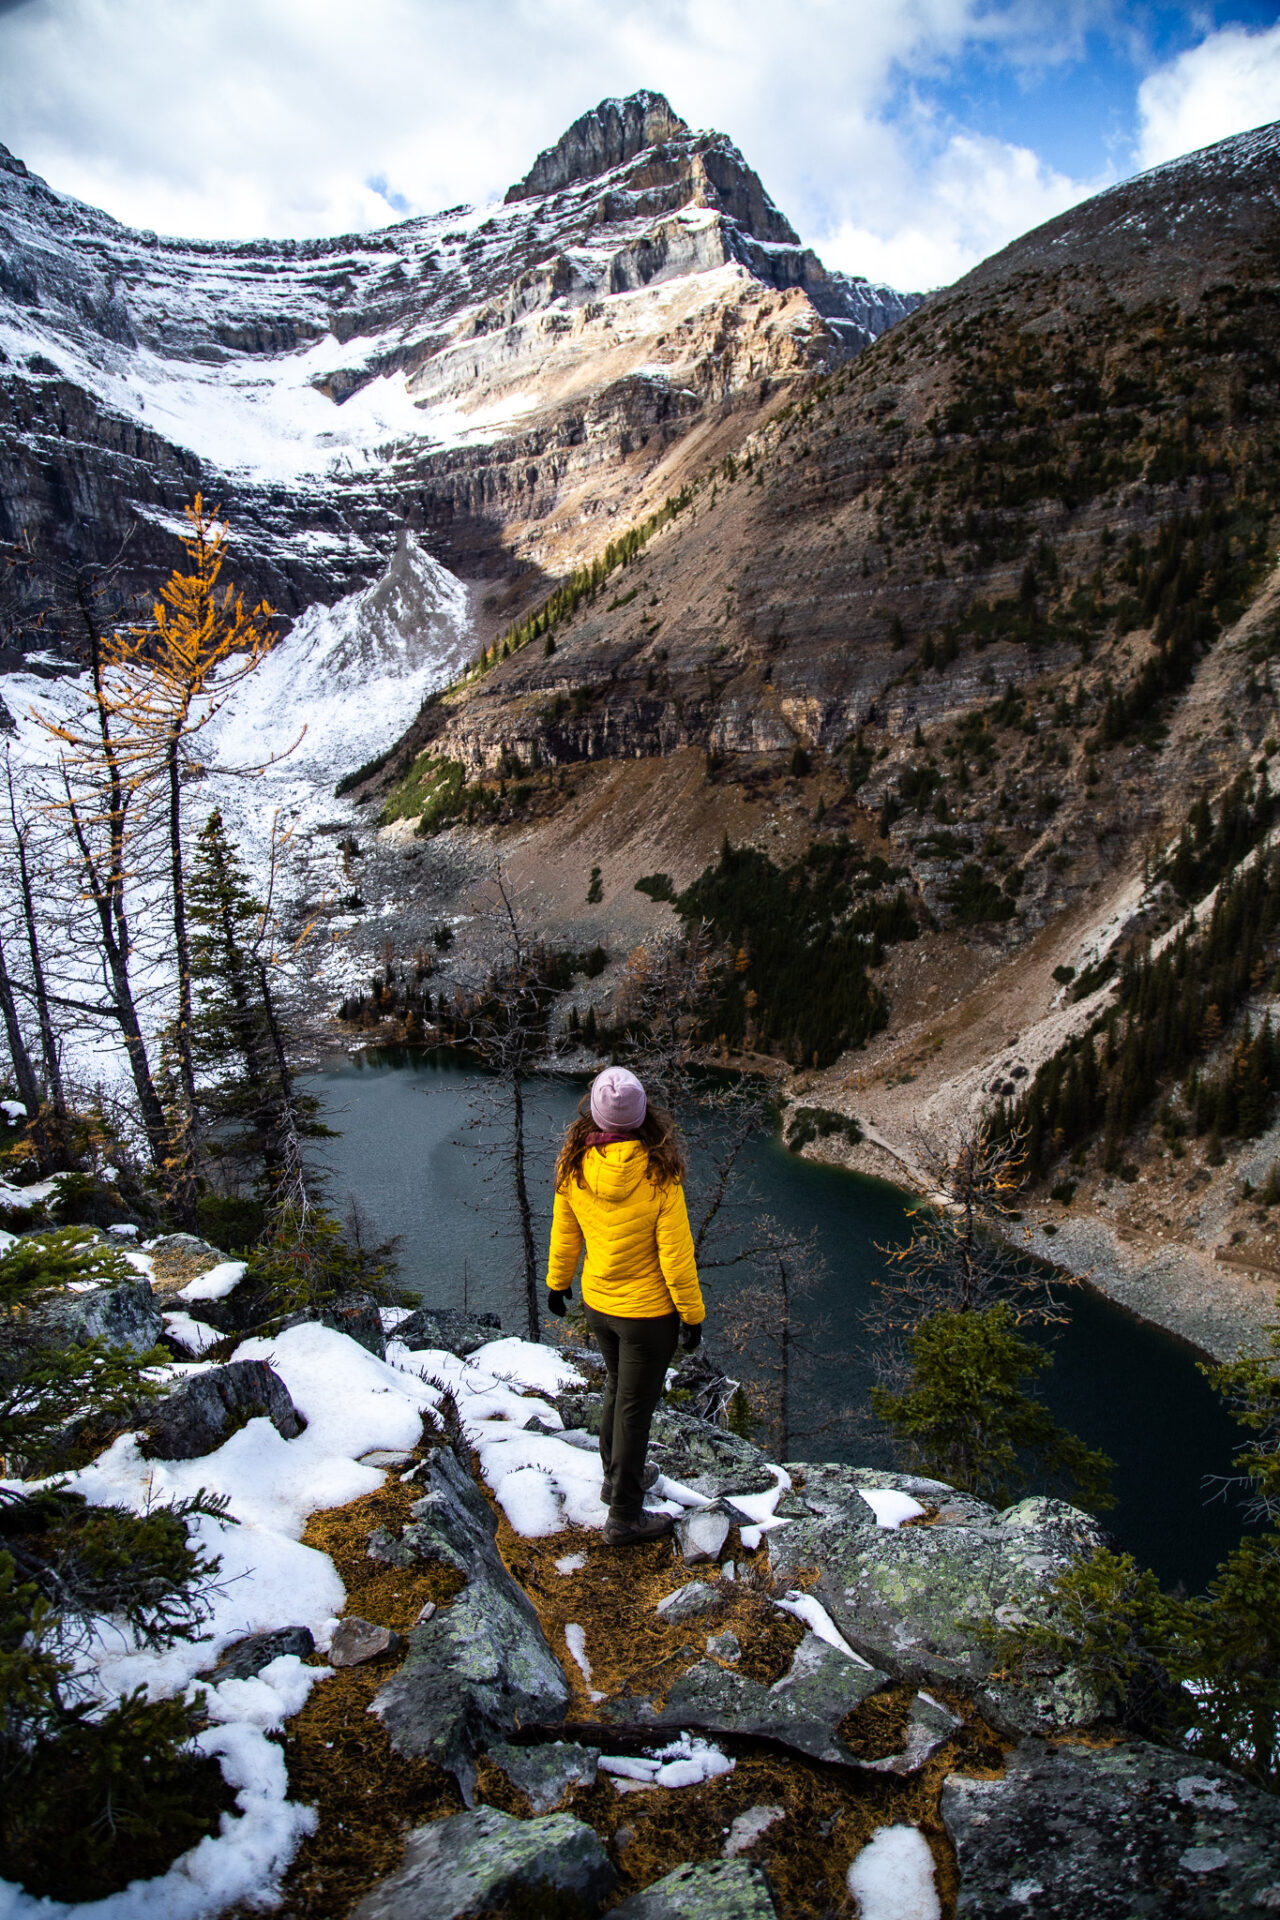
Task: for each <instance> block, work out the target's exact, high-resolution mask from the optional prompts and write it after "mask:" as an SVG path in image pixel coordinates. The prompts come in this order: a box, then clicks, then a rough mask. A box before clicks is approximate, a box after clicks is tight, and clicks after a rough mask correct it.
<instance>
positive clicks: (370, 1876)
mask: <svg viewBox="0 0 1280 1920" xmlns="http://www.w3.org/2000/svg"><path fill="white" fill-rule="evenodd" d="M421 1495H422V1489H421V1488H420V1487H413V1486H404V1485H403V1484H402V1483H401V1482H400V1481H399V1480H398V1479H396V1478H395V1477H394V1476H391V1475H388V1477H387V1480H386V1483H385V1484H384V1485H383V1486H381V1487H379V1488H378V1489H377V1491H376V1492H374V1493H369V1494H365V1495H364V1497H363V1498H362V1499H359V1500H353V1501H351V1502H350V1504H349V1505H347V1506H345V1507H331V1508H328V1509H327V1510H326V1511H324V1512H322V1513H314V1514H312V1516H311V1518H310V1520H309V1521H308V1522H307V1527H306V1531H305V1533H304V1534H303V1536H302V1538H303V1542H304V1544H305V1545H307V1546H309V1547H318V1548H319V1549H320V1551H321V1552H322V1553H327V1554H328V1555H329V1557H330V1559H331V1560H332V1561H333V1563H334V1565H335V1566H336V1567H337V1569H338V1573H339V1575H340V1576H341V1579H342V1583H343V1585H344V1586H345V1587H346V1590H347V1605H346V1611H347V1613H349V1614H359V1615H360V1617H361V1618H362V1619H365V1620H372V1621H373V1622H374V1623H375V1625H377V1626H380V1627H394V1628H396V1629H398V1630H399V1631H400V1632H404V1631H405V1630H407V1629H408V1628H409V1627H411V1626H412V1625H413V1623H414V1621H415V1620H416V1619H417V1617H418V1615H419V1613H420V1612H421V1610H422V1607H423V1605H424V1604H425V1603H426V1601H428V1600H433V1601H434V1602H435V1604H436V1605H437V1606H439V1607H444V1606H448V1605H449V1604H450V1602H451V1601H452V1600H454V1599H455V1598H456V1596H457V1595H458V1594H459V1593H460V1592H461V1590H462V1588H463V1586H464V1585H465V1582H464V1580H463V1578H462V1576H461V1574H459V1573H458V1572H456V1571H455V1570H454V1569H453V1568H452V1567H444V1566H425V1567H409V1568H404V1567H387V1566H383V1565H381V1564H380V1563H379V1562H378V1561H376V1560H371V1559H370V1558H369V1551H368V1546H369V1535H370V1533H372V1531H373V1529H374V1528H375V1527H386V1528H387V1529H388V1530H389V1531H391V1532H398V1531H399V1529H400V1528H401V1527H403V1526H404V1525H405V1523H406V1522H407V1521H408V1519H409V1517H410V1508H411V1507H412V1505H413V1503H414V1501H415V1500H418V1499H420V1498H421ZM392 1671H393V1662H392V1661H390V1660H374V1661H371V1662H370V1663H369V1664H368V1665H367V1666H363V1667H345V1668H339V1669H337V1670H336V1671H335V1672H334V1673H333V1674H332V1676H331V1677H330V1678H328V1679H325V1680H322V1681H321V1682H320V1683H319V1685H318V1686H316V1687H314V1688H313V1689H312V1693H311V1698H310V1699H309V1700H308V1702H307V1704H306V1706H305V1707H304V1708H303V1709H302V1712H301V1713H299V1714H297V1715H295V1717H294V1718H293V1719H292V1720H291V1721H290V1722H289V1724H288V1727H287V1728H286V1730H285V1736H284V1750H285V1759H286V1762H287V1764H288V1768H289V1794H290V1798H291V1799H294V1800H299V1801H302V1802H303V1803H304V1804H306V1805H307V1806H313V1807H315V1808H316V1810H317V1812H318V1813H319V1816H320V1819H319V1824H318V1826H317V1828H316V1831H315V1832H314V1833H313V1834H311V1835H310V1836H309V1838H308V1839H306V1840H304V1841H303V1843H302V1846H301V1848H300V1849H299V1851H298V1854H297V1857H296V1858H295V1860H294V1863H293V1866H292V1867H291V1868H290V1870H289V1873H288V1876H287V1878H286V1880H285V1884H284V1905H283V1911H284V1912H285V1913H287V1914H288V1915H289V1916H290V1920H341V1916H342V1915H344V1914H346V1913H349V1912H350V1910H351V1908H352V1907H353V1906H354V1905H355V1904H356V1902H357V1901H358V1900H360V1899H361V1898H362V1897H363V1895H364V1894H365V1893H367V1892H368V1890H369V1888H370V1887H371V1886H373V1885H374V1883H375V1882H376V1881H378V1880H381V1879H382V1878H384V1876H385V1875H387V1874H389V1873H393V1872H394V1871H395V1869H396V1868H397V1867H398V1866H399V1864H400V1860H401V1856H402V1854H403V1851H404V1836H405V1834H406V1833H407V1832H408V1830H409V1829H410V1828H411V1827H417V1826H422V1825H423V1824H424V1823H425V1822H426V1821H428V1820H438V1819H442V1818H443V1817H444V1815H445V1814H449V1813H458V1812H460V1811H461V1809H462V1796H461V1794H460V1793H459V1791H458V1788H457V1785H456V1783H455V1781H454V1780H453V1778H452V1776H451V1775H450V1774H447V1773H445V1772H444V1771H443V1770H442V1769H441V1768H439V1767H437V1766H433V1765H432V1764H431V1763H430V1762H429V1761H426V1760H406V1759H405V1758H404V1757H403V1756H402V1755H400V1754H398V1753H396V1752H395V1751H394V1749H393V1748H392V1745H391V1742H390V1740H389V1739H388V1737H387V1735H386V1732H385V1731H384V1729H383V1725H382V1722H381V1720H379V1719H378V1718H377V1716H376V1715H375V1714H372V1713H370V1711H369V1706H370V1703H371V1702H372V1700H373V1697H374V1695H375V1694H376V1693H377V1691H378V1689H379V1688H380V1687H381V1686H382V1685H383V1684H384V1683H385V1681H386V1680H387V1678H388V1675H389V1674H390V1673H391V1672H392Z"/></svg>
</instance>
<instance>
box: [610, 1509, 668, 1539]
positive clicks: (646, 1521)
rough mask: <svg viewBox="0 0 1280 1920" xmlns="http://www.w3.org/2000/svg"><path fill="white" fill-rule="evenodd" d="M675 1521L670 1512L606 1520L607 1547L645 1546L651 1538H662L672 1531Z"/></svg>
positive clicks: (639, 1514) (640, 1514)
mask: <svg viewBox="0 0 1280 1920" xmlns="http://www.w3.org/2000/svg"><path fill="white" fill-rule="evenodd" d="M674 1525H675V1521H674V1520H673V1519H672V1517H671V1515H670V1514H669V1513H638V1514H637V1515H636V1517H635V1519H634V1520H606V1521H605V1523H604V1543H605V1545H606V1547H643V1546H644V1545H646V1543H647V1542H648V1541H650V1540H661V1539H662V1538H663V1537H664V1535H666V1534H668V1533H670V1531H671V1529H672V1527H673V1526H674Z"/></svg>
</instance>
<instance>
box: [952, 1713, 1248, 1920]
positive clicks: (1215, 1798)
mask: <svg viewBox="0 0 1280 1920" xmlns="http://www.w3.org/2000/svg"><path fill="white" fill-rule="evenodd" d="M942 1817H943V1820H944V1822H945V1824H946V1828H947V1832H948V1834H949V1835H950V1838H951V1842H952V1844H953V1846H954V1847H955V1850H956V1859H957V1861H958V1864H959V1868H960V1897H959V1901H958V1905H957V1913H958V1915H959V1916H961V1920H1015V1916H1016V1920H1038V1917H1041V1916H1042V1917H1043V1920H1050V1916H1052V1920H1133V1916H1137V1915H1143V1916H1150V1917H1151V1920H1159V1917H1160V1916H1164V1915H1169V1916H1170V1917H1171V1920H1172V1916H1173V1915H1177V1916H1178V1920H1231V1916H1235V1915H1241V1916H1243V1915H1246V1914H1248V1915H1258V1916H1262V1915H1264V1914H1273V1913H1276V1912H1280V1803H1277V1802H1276V1801H1275V1800H1274V1799H1273V1798H1272V1797H1271V1796H1270V1795H1268V1794H1264V1793H1259V1792H1258V1791H1257V1790H1256V1789H1255V1788H1253V1787H1250V1786H1247V1785H1245V1783H1244V1782H1243V1781H1241V1780H1239V1779H1237V1778H1235V1776H1234V1775H1232V1774H1230V1773H1228V1772H1227V1771H1226V1770H1225V1769H1224V1768H1222V1767H1216V1766H1214V1765H1212V1764H1211V1763H1209V1762H1206V1761H1203V1760H1196V1759H1194V1758H1193V1757H1192V1756H1191V1755H1189V1754H1177V1753H1166V1752H1164V1751H1163V1750H1162V1749H1160V1748H1158V1747H1153V1746H1149V1745H1147V1744H1146V1743H1145V1742H1143V1741H1134V1742H1132V1743H1129V1744H1127V1745H1124V1746H1116V1747H1093V1746H1089V1747H1084V1746H1072V1745H1065V1744H1062V1745H1060V1744H1054V1745H1048V1744H1045V1743H1043V1742H1041V1741H1038V1740H1029V1741H1027V1742H1025V1743H1024V1744H1023V1745H1022V1746H1021V1747H1019V1748H1018V1749H1017V1751H1016V1752H1015V1753H1013V1754H1012V1755H1011V1756H1010V1758H1009V1762H1008V1766H1007V1767H1006V1770H1005V1773H1004V1775H1003V1777H1002V1778H1001V1779H998V1780H970V1779H965V1778H963V1777H962V1776H961V1775H959V1774H952V1775H951V1776H950V1778H949V1779H948V1780H947V1781H946V1783H945V1785H944V1786H943V1790H942Z"/></svg>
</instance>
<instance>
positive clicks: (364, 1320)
mask: <svg viewBox="0 0 1280 1920" xmlns="http://www.w3.org/2000/svg"><path fill="white" fill-rule="evenodd" d="M307 1321H315V1322H316V1323H317V1324H318V1325H320V1326H322V1327H332V1328H333V1329H334V1331H335V1333H345V1334H346V1335H347V1336H348V1337H349V1338H350V1339H352V1340H354V1341H355V1342H356V1345H357V1346H361V1347H363V1348H364V1349H365V1350H366V1352H368V1353H374V1354H376V1355H377V1356H378V1359H379V1360H385V1358H386V1355H387V1338H386V1335H385V1334H384V1332H383V1331H382V1317H381V1315H380V1313H379V1311H378V1303H377V1301H376V1300H375V1299H374V1297H373V1295H372V1294H371V1293H343V1294H339V1295H338V1297H337V1299H336V1300H331V1301H330V1302H329V1303H328V1305H327V1306H323V1307H308V1308H307V1309H306V1310H305V1311H303V1312H301V1313H292V1314H290V1315H289V1318H288V1319H287V1320H283V1321H282V1322H281V1324H280V1331H281V1333H283V1332H284V1331H285V1329H286V1328H287V1327H298V1326H302V1325H303V1324H304V1323H305V1322H307Z"/></svg>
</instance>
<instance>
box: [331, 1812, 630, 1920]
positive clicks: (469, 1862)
mask: <svg viewBox="0 0 1280 1920" xmlns="http://www.w3.org/2000/svg"><path fill="white" fill-rule="evenodd" d="M617 1877H618V1876H617V1873H616V1872H615V1870H614V1867H613V1865H612V1863H611V1861H610V1859H609V1856H608V1854H607V1853H606V1852H605V1850H604V1848H603V1847H602V1846H601V1844H600V1842H599V1840H598V1839H597V1838H596V1836H595V1834H594V1833H593V1832H592V1831H591V1828H590V1827H588V1826H584V1825H583V1823H582V1821H581V1820H575V1819H573V1817H572V1816H571V1815H570V1814H567V1813H553V1814H549V1815H547V1816H546V1817H545V1818H543V1819H538V1820H515V1819H513V1818H512V1817H511V1815H510V1814H507V1813H499V1811H498V1809H497V1808H496V1807H479V1808H477V1809H476V1811H475V1812H474V1813H455V1814H453V1815H451V1816H450V1817H449V1818H448V1819H447V1820H437V1821H435V1822H434V1823H433V1824H432V1825H431V1826H428V1827H417V1828H415V1829H414V1831H413V1832H412V1833H411V1834H410V1835H409V1840H408V1844H407V1846H406V1847H405V1857H404V1865H403V1866H402V1867H400V1868H399V1870H398V1871H397V1872H396V1873H393V1874H391V1876H390V1877H389V1878H388V1879H386V1880H384V1881H382V1883H381V1884H380V1885H379V1886H376V1887H375V1888H374V1889H373V1891H372V1893H369V1894H366V1896H365V1898H364V1899H363V1900H362V1901H361V1902H360V1904H359V1906H358V1907H357V1908H356V1909H355V1912H354V1914H353V1915H352V1920H467V1916H469V1915H472V1914H489V1913H494V1912H499V1913H501V1912H503V1911H504V1910H505V1909H506V1908H507V1907H508V1906H509V1905H510V1904H511V1903H512V1901H513V1900H516V1899H519V1898H520V1897H521V1896H523V1897H524V1910H525V1911H527V1912H530V1913H533V1912H536V1911H537V1907H536V1905H535V1904H534V1903H535V1901H536V1899H537V1896H538V1895H540V1894H541V1895H544V1896H546V1897H547V1898H548V1902H549V1903H550V1900H551V1899H553V1898H555V1897H556V1896H558V1898H559V1900H560V1901H565V1902H568V1901H573V1900H577V1901H580V1902H581V1903H582V1907H583V1909H584V1910H585V1911H587V1912H593V1911H594V1910H595V1908H596V1907H597V1906H598V1904H599V1903H600V1901H601V1900H603V1899H604V1898H605V1897H606V1895H607V1894H609V1893H611V1892H612V1891H613V1888H614V1885H615V1884H616V1881H617ZM557 1904H558V1903H557Z"/></svg>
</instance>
